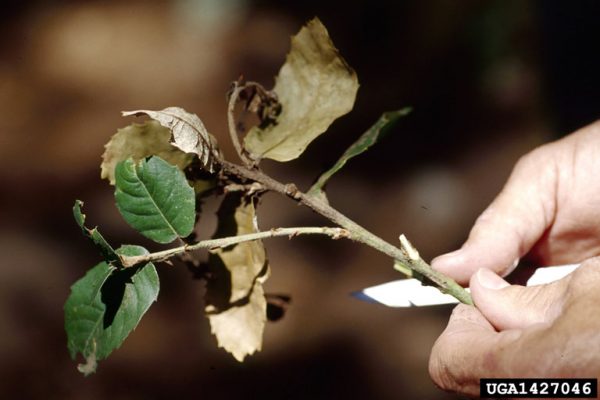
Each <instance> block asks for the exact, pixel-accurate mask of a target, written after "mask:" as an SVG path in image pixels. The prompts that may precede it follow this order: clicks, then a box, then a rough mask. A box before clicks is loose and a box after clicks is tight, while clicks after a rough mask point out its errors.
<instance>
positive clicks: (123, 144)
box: [100, 121, 193, 185]
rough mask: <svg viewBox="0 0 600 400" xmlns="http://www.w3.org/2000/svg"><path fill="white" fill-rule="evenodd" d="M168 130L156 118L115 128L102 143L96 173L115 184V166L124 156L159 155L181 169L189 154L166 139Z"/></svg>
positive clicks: (134, 158)
mask: <svg viewBox="0 0 600 400" xmlns="http://www.w3.org/2000/svg"><path fill="white" fill-rule="evenodd" d="M170 138H171V131H170V130H169V129H168V128H165V127H164V126H162V125H161V124H160V123H158V122H157V121H146V122H144V123H143V124H131V125H129V126H126V127H125V128H121V129H119V130H117V133H115V134H114V135H113V136H112V137H111V138H110V141H109V142H108V143H107V144H106V146H104V147H105V151H104V154H102V164H101V165H100V168H101V170H102V172H101V174H100V176H101V177H102V178H103V179H108V181H109V182H110V184H111V185H114V184H115V166H116V165H117V164H118V163H119V162H121V161H124V160H127V159H128V158H132V159H133V160H134V161H139V160H142V159H144V158H146V157H150V156H154V155H156V156H159V157H160V158H162V159H163V160H165V161H167V162H168V163H170V164H173V165H176V166H177V167H178V168H179V169H181V170H183V169H185V167H187V166H188V165H189V164H190V163H191V162H192V159H193V155H192V154H188V153H184V152H183V151H181V150H179V149H178V148H176V147H175V146H173V145H172V144H171V143H170Z"/></svg>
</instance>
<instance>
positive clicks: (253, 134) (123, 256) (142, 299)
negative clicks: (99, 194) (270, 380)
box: [65, 19, 406, 375]
mask: <svg viewBox="0 0 600 400" xmlns="http://www.w3.org/2000/svg"><path fill="white" fill-rule="evenodd" d="M236 89H239V90H238V92H237V97H235V98H233V102H234V103H235V102H240V103H242V104H243V106H244V107H245V109H246V110H247V111H250V112H253V113H256V114H257V116H258V120H259V122H260V123H259V125H258V126H256V127H253V128H251V129H250V130H249V132H248V133H247V135H246V136H245V138H244V140H243V147H241V149H239V156H240V158H241V159H242V161H244V164H245V165H242V166H240V165H237V164H233V163H231V162H229V161H227V160H225V159H224V158H223V156H222V154H221V152H220V151H219V149H218V146H217V142H216V139H215V138H214V137H213V136H212V135H211V134H210V133H209V132H208V130H207V129H206V127H205V126H204V124H203V123H202V121H201V120H200V118H199V117H198V116H196V115H195V114H191V113H189V112H187V111H185V110H183V109H181V108H178V107H168V108H165V109H164V110H160V111H150V110H136V111H129V112H123V115H124V116H132V115H135V116H147V117H149V118H150V119H151V120H149V121H145V122H143V123H142V124H138V123H134V124H132V125H129V126H127V127H125V128H122V129H119V130H118V131H117V133H116V134H115V135H114V136H113V137H112V138H111V139H110V141H109V142H108V144H107V145H106V151H105V152H104V154H103V156H102V159H103V162H102V165H101V169H102V174H101V176H102V178H105V179H107V180H108V181H109V182H110V183H111V184H113V185H114V186H115V203H116V206H117V208H118V210H119V212H120V213H121V215H122V216H123V218H124V219H125V221H127V223H128V224H129V225H130V226H131V227H132V228H134V229H135V230H136V231H138V232H139V233H140V234H142V235H143V236H145V237H146V238H149V239H151V240H153V241H155V242H157V243H161V244H166V243H171V242H173V241H175V240H178V241H179V242H181V243H183V246H181V247H178V248H171V249H167V250H164V251H161V252H157V253H152V254H148V252H147V251H146V250H145V249H144V248H141V247H139V246H131V245H125V246H122V247H120V248H119V249H118V250H114V249H113V247H112V246H111V245H110V244H109V243H108V242H107V241H106V240H105V239H104V237H102V235H100V233H99V231H98V229H97V228H93V229H89V228H87V227H86V226H85V225H84V222H85V215H83V213H82V211H81V206H82V204H83V203H82V202H80V201H76V203H75V206H74V208H73V213H74V216H75V219H76V221H77V224H78V225H79V227H80V228H81V229H82V232H83V233H84V235H85V236H87V237H88V238H90V239H91V241H92V242H93V243H94V244H95V245H96V246H97V248H98V250H99V252H100V254H101V255H102V257H103V261H101V262H100V263H99V264H98V265H96V266H95V267H93V268H92V269H90V270H89V271H88V272H87V273H86V274H85V276H84V277H83V278H81V279H80V280H79V281H77V282H76V283H75V284H74V285H73V286H72V287H71V294H70V296H69V298H68V300H67V302H66V304H65V329H66V331H67V337H68V349H69V353H70V354H71V356H72V357H73V358H75V357H76V355H77V354H81V355H82V356H83V358H84V360H85V362H84V363H82V364H80V366H79V369H80V371H81V372H83V373H84V374H86V375H87V374H89V373H92V372H94V371H95V369H96V366H97V362H98V361H99V360H102V359H104V358H106V357H107V356H108V355H109V354H110V353H111V352H112V351H113V350H115V349H117V348H118V347H119V346H120V345H121V344H122V342H123V341H124V340H125V338H126V337H127V336H128V334H129V333H130V332H131V331H132V330H133V329H134V328H135V327H136V326H137V324H138V322H139V321H140V319H141V318H142V316H143V315H144V314H145V313H146V312H147V311H148V309H149V307H150V305H151V304H152V303H153V302H154V301H156V299H157V296H158V291H159V278H158V275H157V273H156V269H155V267H154V264H153V263H152V262H149V260H153V261H167V260H170V261H172V260H173V259H175V260H177V259H179V262H182V263H187V264H189V265H190V267H191V268H193V269H194V270H195V271H197V274H196V275H198V276H199V277H200V278H201V279H202V280H204V281H205V282H206V288H207V290H206V296H205V306H204V308H205V314H206V315H207V317H208V319H209V322H210V325H211V331H212V333H213V334H214V335H215V337H216V340H217V343H218V345H219V346H220V347H223V348H224V349H225V350H226V351H228V352H229V353H231V354H232V355H233V356H234V357H235V358H236V359H237V360H239V361H242V360H243V359H244V358H245V357H246V356H248V355H251V354H253V353H255V352H256V351H259V350H260V349H261V347H262V335H263V331H264V328H265V323H266V321H267V299H266V297H265V293H264V290H263V286H262V285H263V283H264V282H265V280H266V279H267V278H268V276H269V273H270V267H269V263H268V259H267V255H266V251H265V248H264V246H263V244H262V242H261V241H260V240H258V239H256V238H257V237H258V236H260V237H270V236H277V235H281V234H283V233H286V234H287V232H288V231H290V232H292V233H291V234H292V235H295V234H301V233H322V234H327V235H329V236H331V237H332V238H339V237H349V234H348V233H347V231H345V230H343V229H341V228H297V230H294V229H295V228H275V229H272V230H270V231H264V232H261V231H259V229H258V222H257V206H258V204H259V200H260V196H261V194H262V193H264V192H265V191H266V190H268V189H271V190H273V189H276V190H278V191H280V192H281V193H283V194H286V195H288V196H290V197H292V198H294V199H296V200H299V199H302V198H303V196H306V197H304V198H305V199H308V198H309V197H310V198H311V199H312V200H310V199H309V200H305V201H307V202H312V203H311V204H313V206H312V208H313V209H315V210H316V211H317V212H318V211H319V210H318V209H319V207H320V206H319V204H325V203H326V198H325V194H324V189H325V184H326V183H327V181H328V180H329V178H331V176H332V175H333V174H334V173H335V172H337V171H338V170H339V169H341V168H342V167H343V165H344V164H345V163H346V162H347V161H348V160H349V159H350V158H352V157H354V156H356V155H358V154H360V153H362V152H363V151H365V150H366V149H367V148H369V147H370V146H371V145H373V144H374V143H375V142H377V141H378V140H379V139H380V137H381V136H382V133H383V132H384V131H385V130H386V129H387V128H389V126H390V125H391V124H392V123H393V122H395V121H396V120H397V119H398V118H399V117H400V116H402V115H405V114H406V110H400V111H395V112H389V113H385V114H383V116H382V117H381V118H380V119H379V120H378V121H377V122H376V124H375V125H374V126H373V127H371V128H370V129H369V130H367V131H366V132H365V134H363V136H361V137H360V138H359V139H358V141H356V142H355V143H354V144H353V145H352V146H351V147H350V148H349V149H348V150H347V151H346V152H345V153H344V154H343V155H342V157H341V158H340V160H339V161H338V162H337V163H335V165H334V166H333V167H332V168H331V169H330V170H328V171H326V172H325V173H324V174H323V175H322V176H321V177H320V178H318V179H317V180H316V183H315V185H314V186H313V187H312V188H311V190H310V191H309V192H308V194H306V195H305V194H302V193H301V192H300V191H299V190H298V189H297V188H296V187H295V186H294V185H291V184H290V185H283V184H280V183H278V182H275V181H274V180H272V179H271V178H268V177H267V178H264V179H263V181H264V182H266V183H268V184H270V185H271V187H270V188H269V187H266V186H265V184H264V182H262V183H261V182H259V181H258V180H253V177H254V176H259V175H260V174H262V172H260V168H259V163H260V160H261V159H264V158H270V159H273V160H277V161H280V162H283V161H289V160H292V159H295V158H297V157H298V156H300V155H301V154H302V152H303V151H304V150H305V149H306V147H307V146H308V145H309V144H310V143H311V142H312V141H313V140H314V139H315V138H316V137H318V136H319V135H321V134H322V133H324V132H325V131H326V130H327V129H328V127H329V125H330V124H331V123H332V122H333V121H334V120H335V119H337V118H338V117H340V116H342V115H344V114H346V113H347V112H349V111H350V110H351V109H352V107H353V105H354V101H355V98H356V93H357V90H358V81H357V78H356V74H355V72H354V71H353V70H352V68H351V67H350V66H349V65H348V64H347V63H346V62H345V61H344V59H343V58H342V57H341V56H340V55H339V52H338V50H337V49H336V48H335V46H334V45H333V42H332V41H331V39H330V37H329V34H328V33H327V30H326V29H325V27H324V26H323V24H322V23H321V22H320V21H319V20H318V19H313V20H312V21H310V22H309V23H308V24H307V25H306V26H305V27H303V28H302V29H301V30H300V32H299V33H298V34H297V35H296V36H294V37H293V38H292V46H291V51H290V53H289V54H288V56H287V59H286V62H285V64H284V65H283V67H282V68H281V70H280V72H279V75H278V77H277V79H276V84H275V87H274V88H273V89H272V90H267V89H265V88H263V87H262V86H260V85H259V84H257V83H244V82H237V83H236ZM234 105H235V104H234ZM228 117H229V118H230V119H234V118H235V116H234V115H233V111H232V109H230V115H228ZM232 134H233V135H235V137H234V139H235V140H236V141H237V135H238V134H239V132H238V130H237V127H236V128H235V132H232ZM238 145H239V143H238ZM240 171H245V172H244V173H243V174H242V173H241V172H240ZM260 176H263V175H260ZM207 178H208V179H207ZM206 193H212V194H215V195H217V196H219V197H220V198H222V203H221V207H220V209H219V211H218V219H219V222H218V227H217V231H216V232H215V234H214V236H213V240H212V241H210V240H209V241H205V242H194V240H193V237H194V235H192V233H193V231H194V229H197V230H201V229H203V227H202V226H198V227H195V221H197V220H199V218H198V214H199V213H200V211H199V209H200V207H196V201H197V197H198V196H199V195H201V194H202V195H206ZM315 204H316V205H315ZM200 225H201V224H200ZM286 229H287V230H286ZM199 248H209V254H208V260H204V257H205V256H206V255H205V254H199V253H197V252H195V253H191V252H190V250H196V249H199ZM200 266H204V267H200ZM288 300H289V299H288ZM198 307H199V308H200V307H201V305H198Z"/></svg>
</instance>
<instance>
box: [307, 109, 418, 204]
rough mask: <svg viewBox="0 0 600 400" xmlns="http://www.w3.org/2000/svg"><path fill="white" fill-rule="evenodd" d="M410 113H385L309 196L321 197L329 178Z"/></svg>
mask: <svg viewBox="0 0 600 400" xmlns="http://www.w3.org/2000/svg"><path fill="white" fill-rule="evenodd" d="M410 111H411V108H409V107H407V108H403V109H401V110H398V111H388V112H385V113H383V114H382V115H381V117H379V119H378V120H377V122H375V124H373V126H371V127H370V128H369V129H368V130H367V131H366V132H365V133H363V134H362V135H361V136H360V137H359V138H358V140H357V141H356V142H354V143H352V145H351V146H350V147H348V149H347V150H346V151H345V152H344V154H342V156H341V157H340V158H339V160H337V162H336V163H335V164H334V165H333V167H331V168H330V169H329V170H327V171H326V172H324V173H323V174H322V175H321V176H320V177H319V179H318V180H317V182H316V183H315V184H314V185H313V186H312V187H311V188H310V189H309V191H308V194H310V195H321V192H322V191H323V189H324V187H325V185H326V184H327V181H329V178H331V177H332V176H333V174H335V173H336V172H338V171H339V170H340V169H342V167H343V166H344V165H346V162H348V160H350V159H351V158H352V157H356V156H357V155H359V154H361V153H363V152H365V151H366V150H367V149H369V147H371V146H373V145H374V144H375V143H377V142H378V141H379V140H380V139H381V138H383V137H384V136H385V135H386V134H387V132H388V131H389V129H390V128H391V127H392V126H393V125H394V124H395V123H396V121H398V120H399V119H400V118H402V117H404V116H405V115H407V114H408V113H410Z"/></svg>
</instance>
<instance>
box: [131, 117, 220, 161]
mask: <svg viewBox="0 0 600 400" xmlns="http://www.w3.org/2000/svg"><path fill="white" fill-rule="evenodd" d="M122 114H123V116H124V117H126V116H129V115H136V116H140V115H143V114H145V115H147V116H149V117H150V118H152V119H155V120H157V121H158V122H159V123H160V124H161V125H162V126H164V127H166V128H168V129H170V130H171V134H172V141H171V143H172V144H173V146H175V147H177V148H179V149H181V150H182V151H184V152H186V153H194V154H197V155H198V158H199V159H200V161H201V163H202V166H203V167H204V168H206V169H207V170H208V171H209V172H214V165H215V163H218V161H219V159H220V158H221V156H220V153H219V150H218V148H217V141H216V139H215V138H214V137H213V136H212V135H211V134H210V133H208V131H207V130H206V128H205V127H204V124H203V123H202V121H201V120H200V118H198V116H197V115H196V114H191V113H188V112H187V111H185V110H184V109H183V108H180V107H168V108H165V109H164V110H160V111H150V110H135V111H123V112H122Z"/></svg>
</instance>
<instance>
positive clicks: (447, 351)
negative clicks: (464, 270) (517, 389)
mask: <svg viewBox="0 0 600 400" xmlns="http://www.w3.org/2000/svg"><path fill="white" fill-rule="evenodd" d="M470 287H471V294H472V296H473V301H474V303H475V305H476V307H477V308H475V307H472V306H466V305H459V306H457V307H456V308H455V309H454V311H453V313H452V316H451V317H450V321H449V323H448V326H447V328H446V330H445V331H444V332H443V333H442V335H441V336H440V337H439V338H438V340H437V341H436V343H435V345H434V347H433V350H432V352H431V357H430V360H429V373H430V375H431V377H432V379H433V380H434V382H435V383H436V384H437V385H438V386H440V387H441V388H443V389H445V390H449V391H455V392H459V393H462V394H466V395H469V396H477V395H479V379H481V378H486V377H487V378H489V377H495V378H510V377H512V378H527V377H535V378H545V377H554V378H600V316H599V314H598V304H600V290H598V287H600V258H595V259H591V260H589V261H587V262H585V263H583V264H582V266H581V267H579V268H578V269H577V270H575V271H574V272H573V273H572V274H570V275H568V276H566V277H565V278H563V279H561V280H559V281H556V282H553V283H551V284H548V285H541V286H533V287H524V286H516V285H513V286H510V285H509V284H508V283H507V282H506V281H504V280H503V279H502V278H500V277H499V276H498V275H496V274H495V273H493V272H491V271H490V270H488V269H480V270H478V271H477V272H476V273H475V274H474V275H473V277H472V278H471V280H470Z"/></svg>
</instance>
